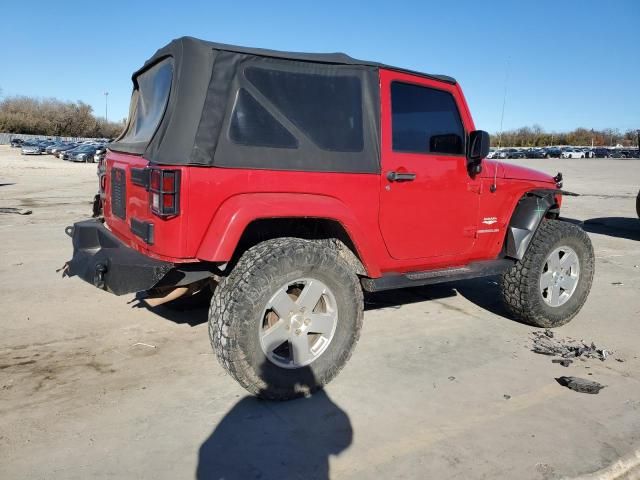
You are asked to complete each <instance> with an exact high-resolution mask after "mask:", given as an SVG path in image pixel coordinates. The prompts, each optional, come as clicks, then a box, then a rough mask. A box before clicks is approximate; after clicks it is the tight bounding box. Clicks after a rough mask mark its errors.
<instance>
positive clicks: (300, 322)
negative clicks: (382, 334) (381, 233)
mask: <svg viewBox="0 0 640 480" xmlns="http://www.w3.org/2000/svg"><path fill="white" fill-rule="evenodd" d="M362 317H363V297H362V289H361V287H360V283H359V280H358V277H357V276H356V274H355V273H354V272H353V270H352V269H351V267H350V266H349V265H348V264H347V262H346V261H345V260H343V259H342V257H341V256H339V255H338V253H337V252H336V251H335V250H333V249H332V248H330V247H329V246H327V245H326V244H325V243H322V242H317V241H310V240H302V239H299V238H278V239H274V240H268V241H265V242H262V243H259V244H258V245H256V246H254V247H252V248H250V249H249V250H247V251H246V252H245V253H244V254H243V255H242V257H241V258H240V260H239V261H238V264H237V265H236V266H235V268H234V269H233V270H232V272H231V273H230V274H229V276H228V277H225V278H224V279H222V281H221V282H220V283H219V285H218V286H217V288H216V290H215V292H214V294H213V298H212V299H211V308H210V310H209V337H210V340H211V344H212V346H213V349H214V351H215V353H216V356H217V358H218V361H219V362H220V364H221V365H222V366H223V367H224V369H225V370H226V371H227V372H228V373H229V374H230V375H231V376H232V377H233V378H235V379H236V380H237V381H238V383H240V385H242V386H243V387H244V388H245V389H246V390H248V391H249V392H250V393H252V394H254V395H256V396H259V397H262V398H267V399H272V400H288V399H290V398H295V397H299V396H302V395H308V394H311V393H313V392H314V391H316V390H318V389H319V388H321V387H322V386H323V385H325V384H326V383H328V382H329V381H331V380H332V379H333V378H334V377H335V376H336V375H337V374H338V372H339V371H340V370H341V369H342V367H343V366H344V365H345V363H346V362H347V360H348V359H349V357H351V353H352V352H353V349H354V347H355V345H356V343H357V341H358V338H359V335H360V329H361V326H362Z"/></svg>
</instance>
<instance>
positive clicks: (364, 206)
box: [104, 69, 555, 277]
mask: <svg viewBox="0 0 640 480" xmlns="http://www.w3.org/2000/svg"><path fill="white" fill-rule="evenodd" d="M394 80H397V81H403V82H409V83H414V84H418V85H424V86H428V87H432V88H438V89H441V90H446V91H448V92H450V93H451V94H452V95H453V97H454V99H455V100H456V102H457V104H458V108H459V111H460V115H461V117H462V122H463V124H464V128H465V131H466V132H467V133H468V132H470V131H472V130H474V129H475V126H474V123H473V120H472V118H471V115H470V113H469V109H468V107H467V103H466V100H465V99H464V95H463V94H462V90H461V89H460V87H459V85H451V84H448V83H445V82H439V81H435V80H430V79H426V78H424V77H420V76H417V75H411V74H407V73H400V72H395V71H389V70H384V69H380V85H381V94H380V98H381V108H380V112H381V120H380V121H381V173H380V174H379V175H378V174H348V173H320V172H292V171H273V170H251V169H233V168H217V167H196V166H176V167H163V168H168V169H175V170H180V172H181V183H180V214H179V215H176V216H174V217H170V218H160V217H158V216H156V215H154V214H153V213H152V212H151V209H150V206H149V193H148V192H147V191H146V189H145V188H144V187H141V186H137V185H134V184H133V183H132V182H131V168H134V167H135V168H144V167H146V166H147V165H148V162H147V161H146V160H144V159H143V158H142V157H139V156H135V155H126V154H119V153H115V152H109V153H108V155H107V159H106V164H107V182H106V192H105V209H104V213H105V223H106V224H107V226H108V228H109V229H111V231H112V232H113V233H114V234H115V235H116V236H117V237H118V238H120V239H121V240H122V241H123V242H125V244H127V245H128V246H130V247H132V248H134V249H136V250H138V251H140V252H142V253H144V254H146V255H149V256H151V257H153V258H157V259H160V260H166V261H172V262H176V263H180V262H195V261H201V260H202V261H213V262H226V261H228V260H230V259H231V257H232V255H233V253H234V251H235V248H236V245H237V243H238V240H239V239H240V237H241V236H242V233H243V232H244V230H245V228H246V227H247V225H249V224H250V223H251V222H252V221H254V220H257V219H264V218H281V217H306V218H309V217H311V218H323V219H331V220H335V221H337V222H339V223H340V224H341V225H342V226H343V227H344V229H345V231H346V232H347V233H348V235H349V236H350V238H351V240H352V242H353V244H354V245H355V247H356V249H357V254H358V255H359V257H360V259H361V260H362V263H363V265H364V266H365V269H366V270H367V273H368V274H369V276H371V277H379V276H380V275H382V274H384V273H386V272H406V271H418V270H426V269H431V268H441V267H446V266H456V265H463V264H466V263H468V262H470V261H473V260H483V259H493V258H496V256H497V255H498V254H499V252H500V250H501V248H502V243H503V241H504V238H505V230H506V227H507V225H508V223H509V219H510V217H511V213H512V212H513V209H514V208H515V205H516V204H517V202H518V200H519V199H520V197H521V196H522V195H523V194H524V193H525V192H527V191H529V190H532V189H536V188H554V187H555V185H554V184H553V180H552V179H551V177H549V176H547V175H544V174H542V173H539V172H535V171H533V170H529V169H525V168H523V167H515V166H512V165H503V164H498V163H495V162H490V161H485V162H484V164H483V172H482V173H481V174H480V175H478V176H476V177H475V178H472V177H470V176H469V174H468V172H467V167H466V158H465V157H464V156H452V155H431V154H430V155H423V154H412V153H398V152H393V151H392V148H391V146H392V143H391V138H392V137H391V127H392V125H391V99H390V89H389V88H390V84H391V82H392V81H394ZM114 167H116V168H123V169H125V170H126V177H127V181H126V196H127V200H126V202H127V218H126V220H122V219H120V218H118V217H116V216H114V215H113V213H112V211H111V204H110V198H111V191H110V189H111V185H110V175H111V169H112V168H114ZM496 169H497V171H496ZM389 171H407V172H414V173H416V180H415V181H413V182H406V183H393V182H389V181H388V180H387V177H386V174H387V173H388V172H389ZM496 173H497V182H496V183H497V187H498V188H497V190H496V192H495V193H492V192H490V186H491V184H492V183H493V177H494V174H496ZM134 217H135V218H136V219H138V220H142V221H148V222H152V223H153V224H154V242H153V245H148V244H146V243H145V242H144V241H143V240H142V239H140V238H139V237H137V236H136V235H134V234H133V233H132V232H131V228H130V223H131V218H134Z"/></svg>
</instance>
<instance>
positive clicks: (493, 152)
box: [487, 148, 498, 158]
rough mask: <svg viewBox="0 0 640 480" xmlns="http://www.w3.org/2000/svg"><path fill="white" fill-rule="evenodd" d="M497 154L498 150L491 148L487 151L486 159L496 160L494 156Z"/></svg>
mask: <svg viewBox="0 0 640 480" xmlns="http://www.w3.org/2000/svg"><path fill="white" fill-rule="evenodd" d="M497 153H498V150H497V149H495V148H492V149H491V150H489V153H488V154H487V158H497V157H496V155H497Z"/></svg>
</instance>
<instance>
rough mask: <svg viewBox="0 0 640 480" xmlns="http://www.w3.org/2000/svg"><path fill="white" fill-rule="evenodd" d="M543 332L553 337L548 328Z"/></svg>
mask: <svg viewBox="0 0 640 480" xmlns="http://www.w3.org/2000/svg"><path fill="white" fill-rule="evenodd" d="M544 334H545V335H546V336H547V337H549V338H553V332H552V331H551V330H549V329H548V328H547V329H546V330H545V331H544Z"/></svg>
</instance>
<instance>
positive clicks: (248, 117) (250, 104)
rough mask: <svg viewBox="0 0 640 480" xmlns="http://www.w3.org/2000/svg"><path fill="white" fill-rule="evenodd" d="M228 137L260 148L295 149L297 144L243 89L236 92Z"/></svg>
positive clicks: (236, 141)
mask: <svg viewBox="0 0 640 480" xmlns="http://www.w3.org/2000/svg"><path fill="white" fill-rule="evenodd" d="M229 136H230V137H231V140H233V141H234V142H235V143H240V144H243V145H252V146H262V147H276V148H297V146H298V142H297V141H296V139H295V138H294V136H293V135H291V134H290V133H289V131H288V130H287V129H286V128H284V127H283V126H282V125H281V124H280V123H279V122H278V121H277V120H276V119H275V118H273V115H271V114H270V113H269V112H268V111H267V110H266V109H265V108H264V107H263V106H262V105H260V104H259V103H258V101H257V100H256V99H255V98H253V96H251V94H250V93H249V92H247V91H246V90H245V89H244V88H241V89H240V90H239V91H238V97H237V99H236V103H235V106H234V108H233V114H232V115H231V124H230V126H229Z"/></svg>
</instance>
